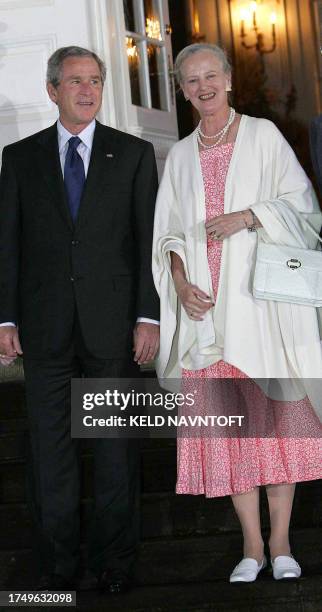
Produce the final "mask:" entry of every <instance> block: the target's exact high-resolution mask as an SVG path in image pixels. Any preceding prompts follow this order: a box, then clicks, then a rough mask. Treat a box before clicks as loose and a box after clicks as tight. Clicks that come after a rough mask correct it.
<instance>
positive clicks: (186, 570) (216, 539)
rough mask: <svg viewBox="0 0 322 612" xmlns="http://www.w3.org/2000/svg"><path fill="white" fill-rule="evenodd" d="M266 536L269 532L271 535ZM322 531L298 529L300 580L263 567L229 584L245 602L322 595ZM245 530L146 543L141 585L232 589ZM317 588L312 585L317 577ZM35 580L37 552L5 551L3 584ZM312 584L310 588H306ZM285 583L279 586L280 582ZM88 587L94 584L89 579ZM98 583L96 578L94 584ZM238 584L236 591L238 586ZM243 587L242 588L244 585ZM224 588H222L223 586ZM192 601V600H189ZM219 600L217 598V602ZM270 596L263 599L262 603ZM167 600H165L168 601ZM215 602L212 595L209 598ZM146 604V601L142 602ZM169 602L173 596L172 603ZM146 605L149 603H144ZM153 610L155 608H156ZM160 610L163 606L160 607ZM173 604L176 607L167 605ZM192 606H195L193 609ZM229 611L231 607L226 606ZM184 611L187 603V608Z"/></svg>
mask: <svg viewBox="0 0 322 612" xmlns="http://www.w3.org/2000/svg"><path fill="white" fill-rule="evenodd" d="M266 535H267V534H266ZM321 536H322V531H321V530H314V529H304V530H298V531H293V537H292V539H293V552H294V555H295V556H296V558H297V559H298V560H299V562H300V564H301V566H302V570H303V576H302V578H301V579H300V580H299V581H293V582H289V583H287V585H286V584H285V583H280V582H278V583H277V582H275V581H274V580H273V578H272V574H271V570H270V569H266V570H264V571H263V572H262V574H261V576H260V578H259V580H258V581H257V582H256V585H253V586H252V587H251V585H243V587H239V588H238V587H237V586H236V585H233V586H229V585H228V586H229V589H233V590H231V591H230V590H229V592H230V593H231V594H232V597H234V595H235V592H236V600H235V603H236V604H237V601H238V597H240V598H241V601H243V602H245V600H246V601H247V600H248V597H250V596H251V595H252V596H253V597H254V596H255V598H256V597H260V593H261V592H262V589H266V586H265V585H267V584H269V589H268V590H266V591H265V593H266V596H267V595H268V594H269V593H270V597H269V599H274V598H275V597H285V600H286V601H287V600H289V599H290V600H291V599H292V598H294V600H295V601H296V597H297V596H299V594H300V593H301V591H302V592H303V590H305V592H306V595H310V597H311V598H312V597H315V596H317V595H319V597H320V598H321V597H322V581H321V567H322V537H321ZM241 546H242V542H241V534H221V535H217V536H211V537H209V536H206V537H198V538H196V537H190V538H176V539H175V538H172V539H164V540H162V541H150V542H145V543H143V544H142V546H141V553H140V558H139V561H138V564H137V572H136V574H137V575H136V584H137V586H138V587H141V588H142V587H152V586H153V587H162V588H165V587H166V586H170V585H173V586H178V585H181V588H182V593H183V592H184V591H185V589H186V588H192V586H193V585H194V586H195V587H197V586H198V585H199V586H200V585H202V584H203V585H205V586H206V585H207V586H206V588H205V593H206V591H207V588H208V586H209V587H211V588H214V587H215V585H217V586H220V587H221V588H224V590H225V593H227V592H228V590H227V580H228V576H229V574H230V572H231V570H232V568H233V567H234V565H235V564H236V563H237V562H238V561H239V560H240V557H241ZM314 578H316V579H317V580H316V581H315V580H314V589H313V588H312V584H313V579H314ZM33 581H34V573H33V564H32V556H31V551H30V550H26V549H25V550H21V551H14V550H8V551H1V552H0V588H1V589H3V590H5V589H7V588H8V589H10V588H15V589H18V588H21V589H22V588H26V589H28V588H29V589H30V588H31V586H32V584H33ZM308 583H309V584H310V587H311V589H312V590H311V591H308V590H307V589H306V585H307V584H308ZM278 584H279V585H280V586H279V587H278V586H277V585H278ZM87 587H89V584H88V583H87ZM93 587H94V583H92V588H93ZM235 589H236V591H235ZM240 589H241V590H240ZM218 593H219V591H218ZM187 601H188V599H187ZM214 601H215V600H213V602H214ZM264 601H265V598H263V602H264ZM320 601H322V599H320ZM164 603H165V602H164ZM208 603H211V600H210V601H209V600H208ZM141 605H142V601H141ZM167 605H170V601H169V602H167ZM143 609H144V608H143ZM151 609H153V608H151ZM156 609H158V608H156ZM165 609H171V608H165ZM191 609H193V608H191ZM227 609H229V610H230V608H227ZM183 610H184V608H183Z"/></svg>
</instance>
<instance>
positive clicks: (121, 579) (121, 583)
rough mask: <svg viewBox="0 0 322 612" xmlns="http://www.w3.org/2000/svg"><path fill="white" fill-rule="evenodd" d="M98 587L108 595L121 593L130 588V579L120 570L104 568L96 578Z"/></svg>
mask: <svg viewBox="0 0 322 612" xmlns="http://www.w3.org/2000/svg"><path fill="white" fill-rule="evenodd" d="M98 588H99V590H100V591H103V592H104V593H109V594H110V595H121V594H122V593H127V591H129V590H130V588H131V581H130V580H129V578H128V577H127V576H125V575H124V574H122V573H120V572H115V571H113V572H112V571H109V570H106V571H105V572H103V573H102V575H101V576H100V578H99V580H98Z"/></svg>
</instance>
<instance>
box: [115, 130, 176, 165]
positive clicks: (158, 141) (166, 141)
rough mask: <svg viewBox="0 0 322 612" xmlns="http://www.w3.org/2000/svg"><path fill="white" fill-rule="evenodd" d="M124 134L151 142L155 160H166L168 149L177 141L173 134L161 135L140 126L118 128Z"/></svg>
mask: <svg viewBox="0 0 322 612" xmlns="http://www.w3.org/2000/svg"><path fill="white" fill-rule="evenodd" d="M120 129H121V130H123V131H124V132H129V133H130V134H133V136H137V137H138V138H143V140H147V141H148V142H151V143H152V144H153V146H154V148H155V154H156V157H157V159H166V157H167V155H168V153H169V151H170V149H171V148H172V147H173V145H174V144H175V143H176V142H177V141H178V139H177V138H176V136H175V135H174V134H173V135H172V134H163V133H162V132H158V131H157V130H147V129H146V128H144V127H142V126H129V127H127V128H124V127H122V128H120Z"/></svg>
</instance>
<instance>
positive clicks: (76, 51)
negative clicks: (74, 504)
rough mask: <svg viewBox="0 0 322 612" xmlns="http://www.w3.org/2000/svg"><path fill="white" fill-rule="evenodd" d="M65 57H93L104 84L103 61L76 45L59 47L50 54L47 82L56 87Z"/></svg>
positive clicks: (91, 52)
mask: <svg viewBox="0 0 322 612" xmlns="http://www.w3.org/2000/svg"><path fill="white" fill-rule="evenodd" d="M67 57H91V58H92V59H94V60H95V61H96V63H97V64H98V67H99V70H100V75H101V80H102V83H103V84H104V81H105V78H106V67H105V64H104V62H103V61H102V60H101V58H100V57H98V55H96V53H94V52H93V51H90V50H89V49H84V48H83V47H76V46H72V47H61V48H60V49H57V51H55V52H54V53H53V54H52V55H51V56H50V58H49V60H48V66H47V83H51V84H52V85H53V86H54V87H58V85H59V83H60V80H61V75H62V67H63V61H64V60H65V59H66V58H67Z"/></svg>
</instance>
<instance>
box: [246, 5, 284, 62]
mask: <svg viewBox="0 0 322 612" xmlns="http://www.w3.org/2000/svg"><path fill="white" fill-rule="evenodd" d="M258 9H259V6H258V4H257V2H255V1H254V2H251V3H250V5H249V9H246V8H241V10H240V37H241V39H242V46H243V47H244V48H245V49H247V50H248V49H256V51H257V52H258V53H259V54H260V56H262V55H264V54H265V53H273V51H275V49H276V21H277V16H276V13H275V12H272V13H271V15H270V23H271V28H272V29H271V32H272V44H271V46H270V47H269V48H266V47H265V43H264V34H263V33H262V32H261V31H260V28H259V25H258ZM248 22H251V23H252V25H251V27H250V28H249V31H250V32H252V31H253V32H254V34H255V39H256V42H255V43H254V44H248V43H246V40H245V39H246V38H247V36H248V32H246V23H248Z"/></svg>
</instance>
